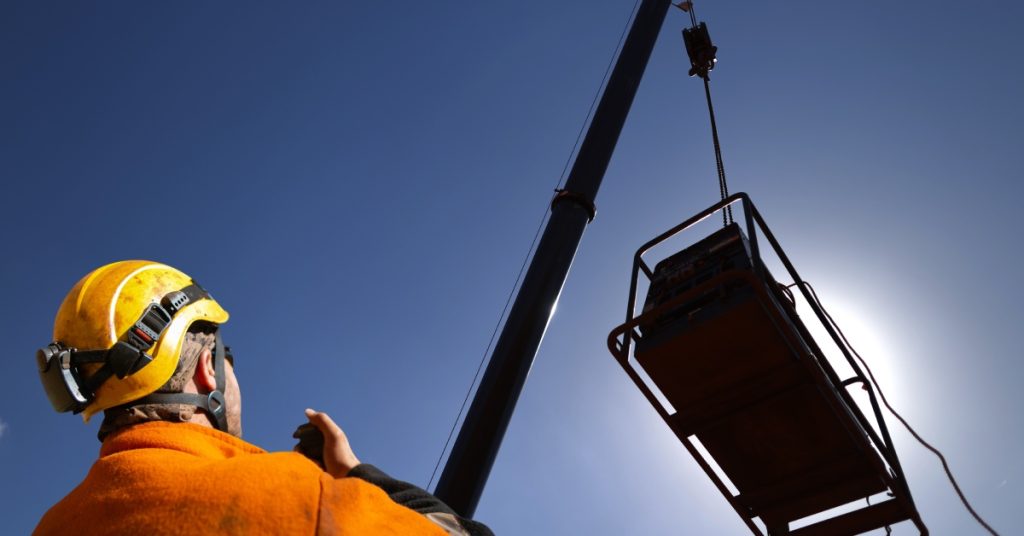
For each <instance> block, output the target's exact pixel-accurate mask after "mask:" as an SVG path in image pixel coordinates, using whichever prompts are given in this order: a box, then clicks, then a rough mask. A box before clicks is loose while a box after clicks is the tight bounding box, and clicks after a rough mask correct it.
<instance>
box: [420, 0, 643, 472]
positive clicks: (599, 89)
mask: <svg viewBox="0 0 1024 536" xmlns="http://www.w3.org/2000/svg"><path fill="white" fill-rule="evenodd" d="M639 6H640V0H636V1H635V2H634V3H633V9H632V11H631V12H630V14H629V18H628V19H626V25H625V26H624V27H623V28H622V33H621V34H620V35H619V42H618V44H617V45H615V50H614V51H613V52H612V57H611V59H610V60H609V61H608V66H607V67H606V68H605V70H604V76H603V77H602V78H601V83H600V84H599V85H598V87H597V92H596V93H594V99H593V100H592V101H591V102H590V108H589V109H588V110H587V116H586V117H585V118H584V119H583V124H582V125H580V130H579V132H578V133H577V134H576V142H575V143H574V144H573V146H572V150H570V151H569V156H568V157H567V158H566V159H565V165H564V166H562V173H561V174H560V175H559V176H558V182H557V183H555V188H554V190H555V192H558V191H560V190H561V189H562V181H564V180H565V176H566V172H567V171H568V170H569V164H570V163H571V162H572V157H573V155H575V154H576V150H577V149H579V146H580V141H581V140H582V139H583V132H584V131H585V130H586V128H587V125H588V124H590V120H591V118H592V117H593V115H594V108H596V107H597V102H598V100H599V99H600V97H601V93H602V91H603V90H604V87H605V85H606V84H607V82H608V75H609V74H611V71H612V67H613V66H614V65H615V58H616V57H618V55H619V51H620V50H621V49H622V43H623V41H625V39H626V32H627V31H628V30H629V27H630V23H632V22H633V19H634V18H635V17H636V12H637V8H638V7H639ZM549 214H550V206H549V205H546V206H545V207H544V213H543V214H542V215H541V218H540V223H539V224H538V225H537V230H536V232H534V233H533V240H532V241H531V242H530V248H529V249H528V250H527V251H526V256H525V257H524V258H523V264H522V265H520V267H519V273H518V274H517V275H516V280H515V283H513V284H512V289H511V290H510V291H509V293H508V297H507V298H506V299H505V305H504V306H503V307H502V309H501V314H500V315H498V321H497V323H495V324H494V330H493V331H492V332H491V338H490V340H488V341H487V347H486V348H484V353H483V355H482V356H481V357H480V363H479V364H478V365H477V367H476V372H475V373H474V374H473V380H472V381H471V382H470V383H469V389H467V390H466V396H465V397H464V398H463V399H462V405H461V406H460V407H459V413H458V414H457V415H456V416H455V422H454V423H452V428H451V430H449V431H448V438H447V439H445V442H444V448H442V449H441V454H440V456H438V457H437V463H435V464H434V470H433V471H432V472H431V473H430V480H429V481H428V482H427V485H426V489H430V486H431V485H432V484H433V483H434V477H436V476H437V469H438V468H439V467H441V460H443V459H444V454H445V453H446V452H448V446H449V445H450V444H451V441H452V436H454V435H455V429H456V428H458V425H459V420H461V419H462V413H463V412H464V411H465V410H466V404H467V403H469V397H470V395H472V394H473V387H474V386H475V385H476V381H477V379H478V378H479V377H480V371H481V370H483V367H484V363H485V362H486V361H487V355H488V354H489V353H490V351H491V346H492V345H493V344H494V338H495V337H496V336H497V335H498V328H500V327H501V323H502V321H503V320H504V319H505V314H506V313H507V312H508V307H509V305H510V304H511V303H512V297H513V296H515V293H516V289H517V288H518V287H519V283H520V282H521V281H522V278H523V272H524V271H525V270H526V265H527V263H528V262H529V260H530V256H531V255H533V252H534V248H535V247H536V245H537V239H538V238H540V233H541V231H542V230H544V224H545V222H547V219H548V215H549Z"/></svg>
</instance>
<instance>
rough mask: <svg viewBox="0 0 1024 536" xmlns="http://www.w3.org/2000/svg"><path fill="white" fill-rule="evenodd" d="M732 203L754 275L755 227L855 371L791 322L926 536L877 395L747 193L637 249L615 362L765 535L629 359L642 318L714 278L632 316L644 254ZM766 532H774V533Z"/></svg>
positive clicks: (615, 338)
mask: <svg viewBox="0 0 1024 536" xmlns="http://www.w3.org/2000/svg"><path fill="white" fill-rule="evenodd" d="M734 203H741V205H742V208H743V215H744V217H743V221H744V224H745V227H746V232H747V237H748V241H749V244H750V250H751V256H752V257H753V266H754V272H755V274H757V276H758V277H759V278H760V279H761V280H762V281H764V280H765V279H766V278H765V275H766V268H765V266H764V263H763V261H762V259H761V254H760V245H759V243H758V239H757V235H758V233H757V231H758V229H760V230H761V231H763V233H764V237H765V239H766V240H767V241H768V243H769V245H770V246H771V247H772V249H773V250H774V252H775V254H776V255H777V256H778V258H779V260H780V261H782V264H783V266H784V267H785V268H786V271H787V272H788V273H789V275H790V277H792V279H793V281H794V283H796V286H797V287H798V288H799V289H800V292H801V294H802V295H803V297H804V299H805V301H806V302H807V304H808V305H809V306H810V307H811V309H812V310H813V311H814V314H815V316H816V318H817V319H818V321H819V322H820V323H821V324H822V326H824V328H825V329H826V331H827V332H828V334H829V336H830V337H831V338H832V340H833V341H834V342H835V344H836V346H837V347H838V348H839V349H840V351H841V352H842V353H843V356H844V358H845V359H846V361H847V363H848V364H849V365H850V367H851V369H852V370H853V372H854V375H853V376H852V377H850V378H847V379H845V380H843V379H841V378H840V377H839V375H838V374H837V373H836V371H835V369H834V368H833V367H832V365H831V364H830V363H829V361H828V358H827V356H826V355H825V354H824V352H822V350H821V348H820V347H819V346H818V345H817V343H816V341H814V339H813V337H811V336H810V333H809V332H808V331H807V329H806V326H804V325H803V324H802V322H799V321H798V322H795V325H796V327H797V328H798V330H799V332H800V335H801V336H802V337H803V338H804V339H805V340H804V342H805V343H807V344H808V345H809V346H810V347H811V349H812V352H813V354H814V357H815V359H816V361H817V362H818V364H819V365H820V367H821V369H822V371H823V372H824V374H825V376H826V377H827V379H828V381H829V382H830V383H831V384H832V387H833V388H834V390H835V391H836V392H837V393H838V394H839V396H840V399H841V401H842V403H843V404H844V405H845V406H846V407H845V409H846V410H847V411H849V413H850V414H851V415H852V416H853V418H854V419H855V421H856V423H857V425H858V426H859V427H860V429H861V430H862V431H863V432H865V433H866V434H867V436H868V438H869V440H870V442H871V444H872V446H873V447H874V449H875V450H876V451H877V452H878V453H879V454H880V455H881V456H882V457H883V458H884V460H885V463H886V464H888V468H887V469H888V470H889V471H890V472H891V475H888V474H887V475H885V476H884V477H883V479H884V480H885V481H886V482H887V485H888V486H889V487H890V489H892V491H893V492H894V496H895V498H894V499H893V501H891V502H898V503H902V504H903V505H904V507H905V509H906V510H908V511H909V512H912V515H911V516H910V520H911V521H912V522H913V523H914V525H915V526H916V527H917V529H918V531H919V532H920V534H922V535H924V536H927V535H928V528H927V527H926V526H925V524H924V521H923V520H922V519H921V517H920V514H919V513H918V511H917V507H916V506H915V504H914V500H913V496H912V495H911V493H910V487H909V486H908V485H907V482H906V477H905V475H904V473H903V469H902V465H901V464H900V461H899V457H898V456H897V454H896V449H895V446H894V445H893V442H892V437H891V435H890V433H889V429H888V427H887V426H886V423H885V419H884V416H883V415H882V412H881V408H880V406H879V404H878V400H877V398H876V395H875V391H874V389H873V388H872V385H871V382H870V381H868V378H867V377H866V376H865V374H864V372H863V370H862V369H861V367H860V364H859V363H857V361H856V359H854V357H853V355H852V350H851V349H850V348H849V346H848V345H847V344H846V342H845V341H844V340H843V339H842V337H840V336H839V333H838V332H837V330H836V329H835V327H833V325H832V322H830V321H829V317H828V315H827V314H826V313H825V311H824V310H823V309H822V308H821V306H820V304H819V303H818V301H817V300H815V299H814V298H813V296H812V295H811V294H810V292H809V291H808V289H807V288H806V285H804V284H803V283H804V280H803V279H802V278H801V277H800V274H799V273H798V272H797V271H796V268H795V267H794V266H793V263H792V262H791V261H790V259H789V257H788V256H787V255H786V253H785V252H784V251H783V250H782V246H781V245H780V244H779V242H778V240H777V239H776V238H775V235H774V234H773V233H772V232H771V230H770V229H769V228H768V225H767V223H765V221H764V218H763V217H762V216H761V214H760V212H759V211H758V210H757V208H756V207H755V206H754V204H753V203H752V202H751V200H750V197H749V196H748V195H747V194H746V193H743V192H739V193H736V194H733V195H731V196H729V197H728V198H726V199H724V200H722V201H720V202H718V203H715V204H714V205H712V206H710V207H708V208H706V209H704V210H703V211H701V212H699V213H697V214H696V215H694V216H693V217H691V218H689V219H687V220H685V221H683V222H682V223H680V224H678V225H676V226H675V227H672V228H671V229H669V230H667V231H665V232H664V233H662V234H660V235H658V236H656V237H655V238H653V239H651V240H649V241H648V242H647V243H645V244H644V245H642V246H640V248H639V249H637V251H636V254H635V255H634V257H633V269H632V273H631V277H630V285H629V298H628V300H627V306H626V322H625V323H624V324H622V325H620V326H619V327H617V328H616V329H615V330H613V331H612V332H611V334H609V336H608V348H609V350H611V352H612V354H613V355H614V356H615V359H616V361H618V362H619V364H620V365H621V366H622V367H623V369H624V370H625V372H626V374H627V375H628V376H629V377H630V379H632V380H633V382H634V383H635V384H636V385H637V387H638V388H639V389H640V391H641V392H642V393H643V394H644V396H645V397H646V398H647V399H648V401H649V402H650V403H651V405H652V406H654V407H655V409H656V410H657V411H658V414H659V415H661V417H662V419H663V420H664V421H665V422H666V424H668V425H669V427H670V428H671V429H672V431H673V432H674V433H675V434H676V436H677V437H678V438H679V440H680V442H682V443H683V445H684V446H685V447H686V449H687V450H688V451H689V452H690V454H691V455H692V456H693V457H694V459H696V460H697V463H698V464H699V465H700V467H701V468H702V469H703V470H704V472H705V473H706V474H707V475H708V477H710V478H711V480H712V482H713V483H714V484H715V487H717V488H718V490H719V491H720V492H721V493H722V494H723V495H724V496H725V497H726V499H727V500H728V501H729V503H730V505H732V507H733V509H734V510H736V512H737V513H738V514H739V515H740V517H741V518H742V519H743V520H744V523H745V524H746V525H747V527H748V528H750V529H751V531H752V532H753V533H754V534H756V535H758V536H763V532H761V530H760V528H759V527H758V526H757V525H756V524H754V523H753V521H752V519H751V516H750V513H749V512H747V511H746V509H745V507H744V506H743V505H742V504H740V503H739V502H738V501H737V500H736V497H734V496H733V495H732V493H731V492H730V491H729V490H728V488H727V487H726V485H725V483H724V482H722V480H721V479H720V478H719V477H718V475H717V474H716V473H715V472H714V470H713V469H712V468H711V466H710V464H709V463H707V460H705V459H704V457H703V455H701V454H700V452H699V451H698V450H697V449H696V447H695V446H694V445H693V443H692V442H691V441H690V439H689V437H688V436H687V435H686V432H685V431H683V430H681V429H680V428H679V427H678V426H676V425H675V423H674V420H673V419H672V416H671V415H669V414H668V411H667V410H666V409H665V408H664V406H663V405H662V404H661V402H660V401H659V400H658V398H657V396H656V395H654V393H653V392H652V391H651V389H650V387H649V386H648V385H647V383H646V382H644V380H643V379H642V378H641V377H640V375H639V374H638V373H637V372H636V370H635V369H634V368H633V366H632V365H631V364H630V363H629V358H630V356H631V355H632V353H631V347H632V342H633V340H634V339H637V338H639V336H638V334H637V332H636V330H635V327H636V326H637V325H639V323H640V321H641V320H642V319H643V318H653V317H656V316H657V315H658V314H660V313H661V312H662V311H665V310H669V309H670V308H671V307H674V306H675V305H678V304H680V303H682V302H683V301H685V300H687V299H689V297H690V296H693V295H696V294H699V293H700V292H702V291H703V290H706V288H710V286H712V284H713V283H714V280H712V281H707V282H704V283H702V284H700V285H697V286H695V287H694V288H693V289H690V290H689V291H687V292H685V293H683V294H681V295H679V296H676V297H674V298H673V299H671V300H669V301H667V302H665V303H663V304H661V305H659V306H657V307H655V308H654V309H652V310H651V311H648V312H646V313H643V314H641V315H640V316H636V305H637V288H638V285H639V277H640V272H643V273H644V275H645V276H646V277H647V278H648V279H651V278H652V277H653V275H654V273H653V271H652V270H651V268H650V267H649V266H647V263H645V262H644V260H643V255H644V254H645V253H647V252H648V251H649V250H650V249H652V248H654V247H655V246H657V245H658V244H661V243H662V242H664V241H666V240H668V239H670V238H672V237H673V236H676V235H677V234H679V233H681V232H683V231H685V230H687V229H689V228H691V227H693V226H694V225H696V224H698V223H700V222H701V221H703V220H704V219H706V218H708V217H710V216H711V215H713V214H715V213H716V212H719V211H721V210H724V209H725V208H726V207H729V206H731V205H733V204H734ZM723 275H724V274H723ZM620 338H621V340H620ZM854 383H860V384H861V385H862V386H864V387H865V390H866V391H867V393H868V398H869V401H870V404H871V407H872V412H873V414H874V417H875V421H876V422H877V424H878V428H879V430H880V432H881V434H880V435H879V432H877V431H876V430H875V429H874V427H873V426H872V425H871V423H870V421H868V420H867V418H866V417H865V416H864V414H863V413H862V412H861V410H860V408H859V406H858V405H857V403H856V402H855V401H854V400H853V398H852V396H851V395H850V393H849V391H848V389H847V388H848V387H849V386H850V385H852V384H854ZM840 517H842V516H840ZM844 519H845V518H844ZM817 525H818V524H816V526H817ZM801 530H802V529H801ZM770 532H772V533H774V532H773V531H770Z"/></svg>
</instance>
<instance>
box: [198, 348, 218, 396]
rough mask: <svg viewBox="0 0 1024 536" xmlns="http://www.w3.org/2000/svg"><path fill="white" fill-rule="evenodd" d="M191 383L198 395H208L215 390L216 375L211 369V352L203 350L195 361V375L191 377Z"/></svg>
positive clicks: (207, 349) (206, 349)
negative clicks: (193, 383)
mask: <svg viewBox="0 0 1024 536" xmlns="http://www.w3.org/2000/svg"><path fill="white" fill-rule="evenodd" d="M192 381H193V382H195V384H196V388H197V389H198V390H199V392H200V393H209V392H210V391H213V390H214V389H216V388H217V375H216V372H215V371H214V369H213V352H211V351H210V349H209V348H204V349H203V351H202V352H200V353H199V359H198V360H196V373H195V374H194V375H192Z"/></svg>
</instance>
